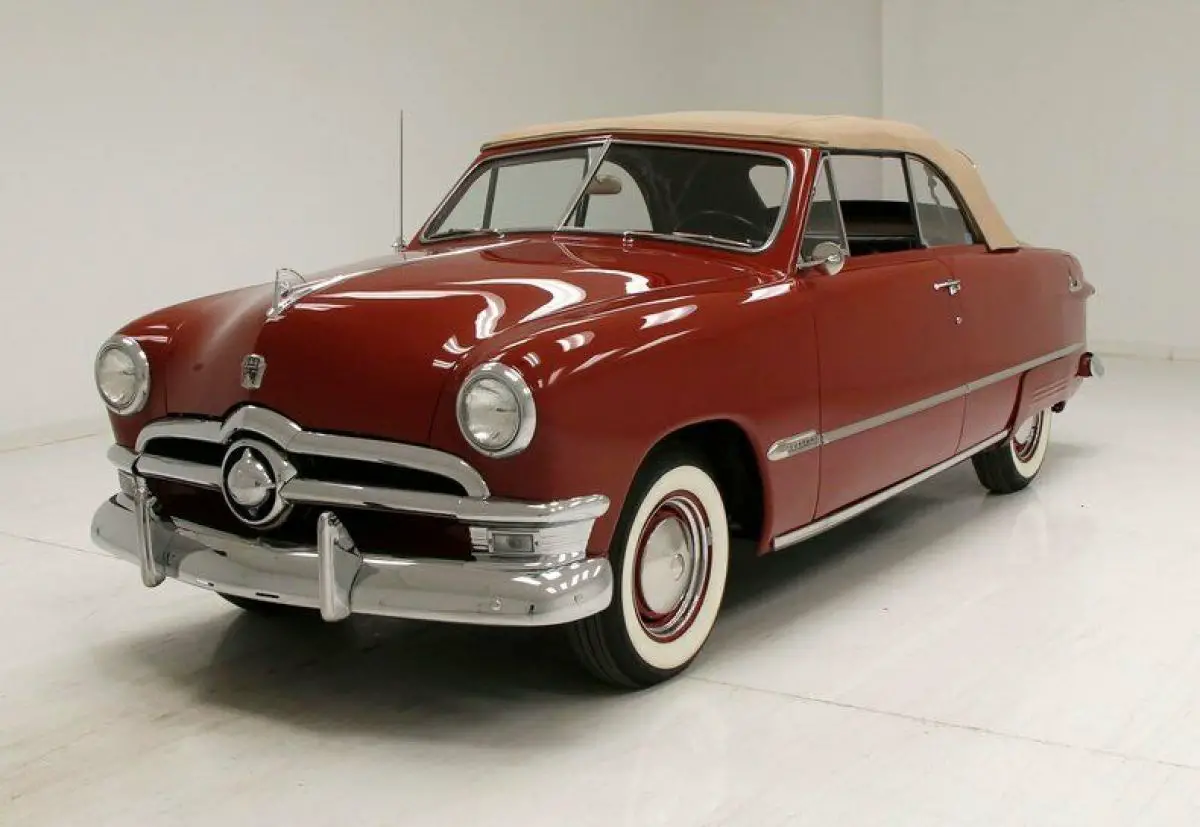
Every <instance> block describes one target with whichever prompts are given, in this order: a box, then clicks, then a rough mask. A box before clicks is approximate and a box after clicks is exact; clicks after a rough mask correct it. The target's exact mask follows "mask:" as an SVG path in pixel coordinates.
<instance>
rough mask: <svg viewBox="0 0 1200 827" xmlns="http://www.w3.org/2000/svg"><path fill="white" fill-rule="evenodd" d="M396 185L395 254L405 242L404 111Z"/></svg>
mask: <svg viewBox="0 0 1200 827" xmlns="http://www.w3.org/2000/svg"><path fill="white" fill-rule="evenodd" d="M396 178H397V181H396V184H397V199H398V209H397V212H398V215H397V217H396V221H397V224H398V226H397V228H396V240H395V241H393V242H392V249H393V250H395V251H396V252H397V253H399V252H400V251H402V250H403V249H404V247H405V245H406V243H407V242H405V240H404V110H403V109H401V110H400V159H399V165H398V167H397V174H396Z"/></svg>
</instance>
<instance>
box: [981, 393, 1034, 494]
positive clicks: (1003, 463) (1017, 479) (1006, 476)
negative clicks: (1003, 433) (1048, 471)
mask: <svg viewBox="0 0 1200 827" xmlns="http://www.w3.org/2000/svg"><path fill="white" fill-rule="evenodd" d="M1050 416H1051V414H1050V411H1049V410H1044V411H1040V412H1039V413H1036V414H1034V415H1033V416H1031V417H1029V419H1026V420H1025V421H1024V422H1022V423H1021V424H1020V425H1018V426H1017V427H1016V428H1014V429H1013V432H1012V433H1011V434H1010V435H1009V437H1008V439H1006V440H1004V441H1003V442H998V443H996V444H995V445H994V446H992V447H991V448H988V449H987V450H986V451H983V452H981V453H978V454H976V455H975V456H974V457H972V458H971V461H972V463H974V465H975V475H976V476H977V477H979V481H980V482H981V483H983V486H984V488H986V489H988V490H989V491H991V492H992V493H994V494H1012V493H1013V492H1016V491H1020V490H1021V489H1023V488H1025V487H1026V486H1028V485H1029V483H1031V482H1033V478H1034V477H1036V476H1037V474H1038V471H1040V470H1042V463H1043V462H1044V461H1045V459H1046V448H1047V446H1048V445H1049V444H1050Z"/></svg>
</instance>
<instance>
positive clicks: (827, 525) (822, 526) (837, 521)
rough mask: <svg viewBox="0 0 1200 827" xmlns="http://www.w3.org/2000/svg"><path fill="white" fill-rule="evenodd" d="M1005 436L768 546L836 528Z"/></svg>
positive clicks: (777, 547) (783, 544)
mask: <svg viewBox="0 0 1200 827" xmlns="http://www.w3.org/2000/svg"><path fill="white" fill-rule="evenodd" d="M1007 438H1008V431H1004V432H1003V433H999V434H996V435H995V436H993V437H990V438H989V439H985V440H984V441H983V442H981V443H979V444H978V445H975V446H974V447H972V448H968V449H967V450H965V451H963V452H961V453H959V454H955V455H954V456H952V457H950V459H948V460H946V461H945V462H940V463H938V464H937V465H934V466H933V467H931V468H927V469H925V470H924V471H922V472H921V473H919V474H917V475H915V476H912V477H909V478H908V479H906V480H901V481H900V482H898V483H896V484H895V485H893V486H892V487H891V488H885V489H883V490H882V491H880V492H878V493H876V494H872V495H871V496H870V497H867V498H866V499H865V500H859V501H858V502H856V503H854V504H853V505H849V506H846V507H845V508H843V509H841V510H839V511H835V512H833V513H832V514H830V515H828V516H826V517H822V518H821V519H819V520H817V521H815V522H812V523H809V524H808V525H805V526H801V527H800V528H797V529H796V530H794V531H789V532H788V533H786V534H780V535H779V536H778V537H776V538H775V539H774V540H773V541H772V542H771V549H772V550H773V551H779V550H780V549H783V548H787V547H788V546H794V545H795V544H796V543H800V542H803V541H805V540H808V539H811V538H813V537H816V536H817V535H818V534H823V533H825V532H826V531H829V529H831V528H836V527H837V526H839V525H841V524H842V523H844V522H847V521H848V520H852V519H854V518H855V517H857V516H858V515H860V514H862V513H864V512H866V511H870V510H871V509H872V508H874V507H875V506H877V505H880V504H881V503H884V502H887V501H888V500H890V499H891V498H892V497H894V496H896V495H897V494H902V493H904V492H905V491H907V490H908V489H910V488H912V487H913V486H915V485H919V484H921V483H923V482H925V480H927V479H929V478H930V477H934V476H936V475H938V474H940V473H941V472H943V471H945V470H946V469H948V468H952V467H954V466H955V465H958V464H959V463H960V462H962V461H963V460H965V459H969V458H970V457H973V456H974V455H975V454H978V453H979V452H981V451H986V450H987V449H988V448H991V447H992V446H993V445H995V444H997V443H999V442H1003V441H1004V440H1005V439H1007Z"/></svg>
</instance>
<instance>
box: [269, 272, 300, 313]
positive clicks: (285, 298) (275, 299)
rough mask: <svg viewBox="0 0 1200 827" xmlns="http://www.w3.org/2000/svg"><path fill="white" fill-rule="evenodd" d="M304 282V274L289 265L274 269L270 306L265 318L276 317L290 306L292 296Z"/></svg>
mask: <svg viewBox="0 0 1200 827" xmlns="http://www.w3.org/2000/svg"><path fill="white" fill-rule="evenodd" d="M304 283H305V281H304V276H302V275H300V274H299V273H297V272H296V271H295V270H293V269H292V268H290V267H280V268H279V269H278V270H276V271H275V289H274V291H273V293H272V295H271V308H270V309H269V310H268V311H267V319H268V320H270V319H278V318H279V317H280V316H282V315H283V312H284V311H285V310H287V309H288V308H289V307H291V306H292V303H293V302H292V301H291V300H292V298H293V297H294V296H295V297H296V298H299V296H297V295H296V293H297V291H298V290H299V288H300V287H301V286H302V285H303V284H304Z"/></svg>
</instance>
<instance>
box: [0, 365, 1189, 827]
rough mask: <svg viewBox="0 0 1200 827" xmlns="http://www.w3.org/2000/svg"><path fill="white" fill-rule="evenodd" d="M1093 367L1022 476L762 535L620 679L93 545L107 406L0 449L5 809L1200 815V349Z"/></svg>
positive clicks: (703, 817)
mask: <svg viewBox="0 0 1200 827" xmlns="http://www.w3.org/2000/svg"><path fill="white" fill-rule="evenodd" d="M1108 366H1109V376H1108V377H1107V378H1106V379H1104V380H1103V381H1102V382H1101V383H1098V384H1097V383H1093V384H1091V385H1089V386H1087V387H1085V388H1084V390H1083V391H1082V392H1081V394H1080V395H1079V396H1078V397H1076V400H1075V402H1074V403H1073V404H1072V406H1071V408H1070V409H1069V410H1068V411H1067V412H1066V413H1065V414H1063V415H1062V416H1059V417H1057V418H1056V420H1055V425H1054V442H1053V444H1052V446H1051V449H1050V454H1049V458H1048V461H1047V465H1046V467H1045V469H1044V470H1043V475H1042V477H1041V478H1040V479H1039V480H1038V482H1037V484H1036V485H1035V487H1034V488H1033V489H1031V490H1030V491H1028V492H1026V493H1024V494H1020V495H1016V496H1013V497H1008V498H997V497H988V496H985V495H984V493H983V489H982V488H980V487H979V486H978V485H977V483H976V482H975V479H974V475H973V473H972V471H971V469H970V467H969V465H965V466H960V467H958V468H956V469H954V470H952V471H950V472H948V473H947V474H945V475H943V476H942V477H940V478H938V479H935V480H933V481H931V482H929V483H927V484H925V485H923V486H920V487H918V488H916V489H914V490H913V491H911V492H909V493H907V494H906V495H903V496H901V497H900V498H897V499H896V500H894V501H892V502H891V503H888V504H886V505H884V506H882V507H881V508H879V509H878V510H876V511H875V512H873V513H871V514H869V515H868V516H866V517H864V518H862V519H860V520H859V521H858V522H856V523H854V524H852V525H850V526H847V527H844V528H842V529H839V530H837V531H835V532H833V533H830V534H827V535H825V536H823V537H821V538H818V539H817V540H814V541H812V542H810V543H809V544H808V545H806V546H801V547H799V548H797V549H794V550H792V551H790V552H787V553H785V554H781V555H779V556H777V557H773V558H766V559H763V560H759V561H755V560H748V561H747V562H746V564H744V565H742V566H741V569H740V571H739V573H738V574H737V575H736V577H737V580H736V582H735V583H734V585H733V592H732V594H731V595H730V596H729V598H728V599H727V605H726V610H725V613H724V615H723V620H722V622H721V623H719V625H718V627H717V631H716V634H715V637H714V639H713V640H712V641H711V642H710V644H709V646H708V648H707V649H706V650H705V652H704V654H703V655H702V657H701V659H700V661H698V662H697V664H696V665H695V667H694V668H693V669H692V671H691V672H690V673H688V675H687V676H686V677H684V678H682V679H679V680H676V681H674V682H673V683H670V684H668V685H665V686H662V687H659V688H656V689H654V690H651V691H647V692H643V693H640V694H636V695H622V694H616V693H612V692H609V691H606V690H603V689H599V688H597V687H596V686H595V685H594V684H592V683H591V682H590V681H589V680H588V679H586V678H583V677H581V676H580V674H579V673H577V672H576V671H575V669H574V667H573V666H572V665H571V664H570V662H569V661H568V660H567V659H566V658H565V657H564V656H562V655H561V654H560V653H559V652H558V650H557V649H556V648H555V645H554V644H555V643H556V642H557V638H556V637H555V635H554V634H552V633H528V632H519V631H517V632H511V631H496V630H486V629H472V628H465V627H444V626H435V625H428V624H417V623H406V622H396V621H375V620H357V619H356V620H354V621H351V622H348V623H346V624H341V625H338V626H326V625H324V624H321V623H320V622H311V623H309V622H302V623H298V624H291V625H289V624H286V623H282V622H278V621H263V620H259V619H255V618H252V617H248V616H244V615H242V614H241V613H240V612H239V611H238V610H236V609H234V608H233V607H231V606H227V605H226V604H225V603H224V602H223V601H221V600H220V599H218V598H217V597H215V596H213V595H210V594H207V593H203V592H199V591H195V590H192V589H190V588H188V587H185V586H182V585H179V584H177V583H174V582H168V583H167V584H166V585H164V586H162V587H161V588H159V589H156V590H147V589H144V588H143V587H142V586H141V584H140V581H139V578H138V574H137V571H136V570H135V569H134V568H133V567H131V566H128V565H127V564H124V563H119V562H117V561H115V560H112V559H110V558H108V557H106V556H105V555H103V554H101V553H100V552H98V551H95V550H94V549H92V548H91V547H90V546H89V543H88V524H89V520H90V517H91V513H92V509H93V508H94V506H95V505H96V504H97V503H98V502H99V500H100V499H102V498H103V497H105V496H107V495H108V494H109V493H110V490H111V489H112V488H113V486H114V485H115V475H114V474H113V472H112V471H111V470H110V469H109V467H108V465H107V463H106V462H105V459H104V448H105V447H106V445H107V442H108V440H107V438H102V437H95V438H88V439H82V440H76V441H71V442H63V443H58V444H55V445H50V446H45V447H39V448H32V449H26V450H20V451H13V452H8V453H4V454H0V486H2V488H3V491H4V492H5V495H4V497H3V501H2V502H0V629H3V633H2V634H3V647H2V649H0V824H3V825H4V827H18V826H21V827H24V825H82V824H87V825H89V827H100V825H122V827H128V825H135V824H140V825H159V824H163V825H165V824H176V825H191V824H197V825H199V824H204V825H208V824H214V823H219V824H223V825H229V826H230V827H232V825H261V824H265V823H273V824H287V825H331V826H333V827H345V825H376V824H378V825H385V824H386V825H447V827H458V826H459V825H463V826H464V827H465V825H491V824H519V825H522V827H536V825H543V824H544V825H550V824H555V825H557V824H563V825H579V826H580V827H582V825H604V826H605V827H611V825H626V824H628V825H638V827H645V825H658V824H663V825H701V824H706V825H707V824H714V825H715V824H745V825H753V826H754V827H769V826H770V825H783V824H805V825H809V824H811V825H822V827H828V825H838V827H844V826H845V825H868V824H869V825H879V824H887V825H910V824H912V825H989V826H990V827H999V826H1000V825H1014V824H1036V825H1071V826H1072V827H1076V825H1087V827H1095V826H1096V825H1106V824H1114V825H1133V824H1164V825H1167V824H1169V825H1192V824H1197V823H1200V474H1198V473H1197V469H1198V468H1200V438H1198V436H1197V433H1198V430H1200V427H1198V426H1200V364H1184V363H1154V362H1137V361H1125V360H1121V361H1117V360H1110V362H1109V365H1108Z"/></svg>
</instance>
